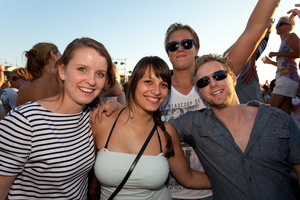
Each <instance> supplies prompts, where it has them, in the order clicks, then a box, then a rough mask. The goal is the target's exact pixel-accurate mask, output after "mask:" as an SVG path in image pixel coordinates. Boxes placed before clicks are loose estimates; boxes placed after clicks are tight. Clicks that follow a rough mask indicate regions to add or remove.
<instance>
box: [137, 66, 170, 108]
mask: <svg viewBox="0 0 300 200" xmlns="http://www.w3.org/2000/svg"><path fill="white" fill-rule="evenodd" d="M168 86H169V85H168V83H167V82H166V81H163V80H162V78H161V77H157V76H156V75H155V73H154V71H153V70H152V69H151V67H148V68H147V70H146V71H145V73H144V75H143V77H142V78H141V79H140V80H139V82H138V84H137V87H136V90H135V104H136V105H135V107H140V108H141V109H143V110H144V111H146V112H154V111H156V110H157V109H158V108H159V106H160V105H161V104H162V103H163V101H164V99H165V98H166V97H167V95H168Z"/></svg>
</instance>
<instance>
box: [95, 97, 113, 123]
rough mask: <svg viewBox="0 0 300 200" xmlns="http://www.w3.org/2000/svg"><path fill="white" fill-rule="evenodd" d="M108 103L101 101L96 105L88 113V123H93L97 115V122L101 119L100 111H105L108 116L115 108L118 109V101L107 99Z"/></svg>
mask: <svg viewBox="0 0 300 200" xmlns="http://www.w3.org/2000/svg"><path fill="white" fill-rule="evenodd" d="M107 102H108V103H103V102H102V103H101V105H99V104H98V105H97V107H96V108H94V110H93V111H92V112H91V114H90V123H92V124H93V123H95V119H96V117H97V116H98V122H99V123H100V122H101V121H102V113H103V112H105V114H106V116H110V115H111V114H112V113H113V112H114V111H115V110H117V109H118V102H117V101H113V100H111V101H110V100H108V101H107Z"/></svg>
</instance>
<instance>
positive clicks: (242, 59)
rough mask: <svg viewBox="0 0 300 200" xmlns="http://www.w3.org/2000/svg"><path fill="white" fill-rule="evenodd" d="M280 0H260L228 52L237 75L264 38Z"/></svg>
mask: <svg viewBox="0 0 300 200" xmlns="http://www.w3.org/2000/svg"><path fill="white" fill-rule="evenodd" d="M279 2H280V0H259V1H258V3H257V5H256V7H255V8H254V10H253V12H252V14H251V16H250V18H249V20H248V23H247V26H246V28H245V30H244V32H243V33H242V35H241V36H240V37H239V38H238V40H237V41H236V43H235V44H234V46H233V47H232V49H231V51H230V52H229V54H228V58H229V59H230V60H231V62H232V65H233V68H234V72H235V74H236V75H238V74H239V73H240V72H241V71H242V69H243V67H244V66H245V64H246V63H247V61H248V60H249V58H250V57H251V55H252V54H253V52H254V51H255V49H256V47H257V45H258V44H259V42H260V41H261V40H262V39H263V37H264V35H265V33H266V31H267V28H268V26H269V22H270V20H271V18H272V16H273V14H274V12H275V10H276V8H277V7H278V5H279Z"/></svg>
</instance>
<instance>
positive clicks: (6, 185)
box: [0, 176, 16, 200]
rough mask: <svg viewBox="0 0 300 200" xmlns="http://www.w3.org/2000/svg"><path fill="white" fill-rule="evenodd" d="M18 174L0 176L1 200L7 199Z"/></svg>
mask: <svg viewBox="0 0 300 200" xmlns="http://www.w3.org/2000/svg"><path fill="white" fill-rule="evenodd" d="M15 178H16V176H0V188H1V189H0V200H5V199H6V197H7V195H8V192H9V190H10V187H11V185H12V183H13V182H14V180H15Z"/></svg>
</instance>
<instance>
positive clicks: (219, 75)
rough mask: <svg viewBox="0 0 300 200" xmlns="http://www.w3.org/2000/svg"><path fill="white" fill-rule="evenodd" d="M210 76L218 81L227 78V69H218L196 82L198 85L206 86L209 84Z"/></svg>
mask: <svg viewBox="0 0 300 200" xmlns="http://www.w3.org/2000/svg"><path fill="white" fill-rule="evenodd" d="M210 77H213V79H215V80H216V81H221V80H224V79H225V78H227V71H225V70H220V71H216V72H215V73H213V74H212V75H210V76H204V77H202V78H200V79H199V80H198V81H197V83H196V85H197V87H198V88H204V87H206V86H208V84H209V79H210Z"/></svg>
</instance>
